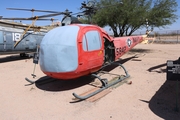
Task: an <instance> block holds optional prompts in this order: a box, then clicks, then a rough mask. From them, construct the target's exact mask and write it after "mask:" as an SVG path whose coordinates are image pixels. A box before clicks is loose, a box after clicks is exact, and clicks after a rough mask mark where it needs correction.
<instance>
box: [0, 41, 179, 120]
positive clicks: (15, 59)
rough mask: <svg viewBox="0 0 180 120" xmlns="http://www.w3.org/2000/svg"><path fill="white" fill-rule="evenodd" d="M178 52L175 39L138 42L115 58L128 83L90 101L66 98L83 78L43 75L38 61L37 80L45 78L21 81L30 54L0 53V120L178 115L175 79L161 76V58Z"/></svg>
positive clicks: (80, 87)
mask: <svg viewBox="0 0 180 120" xmlns="http://www.w3.org/2000/svg"><path fill="white" fill-rule="evenodd" d="M134 55H137V56H138V58H134ZM179 57H180V44H139V45H137V46H136V47H135V48H134V49H133V50H132V51H131V52H128V53H127V54H125V55H124V56H123V57H122V60H120V63H122V64H123V65H124V66H125V67H126V69H127V70H128V72H129V74H130V76H131V77H130V78H129V79H128V80H127V81H128V82H130V81H131V82H132V84H127V83H124V84H122V85H120V86H118V87H116V88H114V89H112V92H110V93H109V94H107V95H106V96H104V97H103V98H101V99H99V100H97V101H95V102H89V101H81V102H76V103H71V102H72V98H73V96H72V93H73V92H76V93H82V92H84V91H85V90H87V89H88V87H89V86H90V85H89V82H90V80H89V78H88V77H83V78H79V79H77V80H70V81H62V80H55V79H52V78H47V77H46V76H45V75H44V74H43V73H42V72H41V71H40V68H39V66H37V68H36V71H35V73H36V75H37V79H42V78H47V79H48V80H45V81H46V82H45V83H40V82H39V83H36V84H34V85H29V86H25V85H26V84H28V82H27V81H25V77H28V78H30V79H33V78H32V77H31V73H32V72H33V68H34V65H33V63H32V59H21V58H20V57H19V56H17V55H1V56H0V119H1V120H50V119H51V120H137V119H138V120H162V119H166V120H178V119H180V112H178V111H176V108H178V107H179V109H180V92H179V90H180V88H179V90H178V98H177V90H176V88H177V87H176V85H177V82H176V81H167V80H166V62H167V60H177V59H178V58H179ZM116 69H117V68H115V69H114V70H115V71H117V72H118V70H116ZM119 74H121V73H119ZM178 84H179V83H178ZM179 86H180V85H179ZM176 98H177V100H178V104H176Z"/></svg>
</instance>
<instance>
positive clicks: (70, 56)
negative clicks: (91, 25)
mask: <svg viewBox="0 0 180 120" xmlns="http://www.w3.org/2000/svg"><path fill="white" fill-rule="evenodd" d="M70 31H71V35H70V33H69V32H70ZM78 31H79V27H78V26H63V27H58V28H55V29H53V30H51V31H49V32H48V33H47V34H46V35H45V36H44V38H43V40H42V42H41V44H40V53H39V60H40V67H41V70H42V71H43V72H55V73H60V72H71V71H75V70H76V69H77V67H78V49H77V35H78Z"/></svg>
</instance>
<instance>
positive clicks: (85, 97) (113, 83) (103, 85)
mask: <svg viewBox="0 0 180 120" xmlns="http://www.w3.org/2000/svg"><path fill="white" fill-rule="evenodd" d="M111 64H116V65H118V66H120V67H121V68H123V70H124V72H125V74H126V75H125V76H124V77H122V76H121V75H117V74H114V75H117V76H118V79H117V80H115V81H113V82H109V83H108V80H107V79H106V78H100V76H98V75H96V74H97V73H99V72H101V70H103V69H104V68H105V67H106V66H109V65H111ZM101 70H100V71H98V72H97V73H96V74H92V76H93V77H95V78H98V80H99V81H100V82H101V84H102V86H101V87H100V89H98V90H96V91H94V92H92V93H90V94H88V95H85V96H80V95H77V94H76V93H73V96H74V97H75V98H77V99H79V100H85V99H87V98H90V97H92V96H94V95H96V94H98V93H100V92H101V91H103V90H105V89H107V88H109V87H111V86H113V85H115V84H117V83H119V82H121V81H122V80H124V79H126V78H128V77H130V75H129V74H128V72H127V70H126V69H125V67H124V66H123V65H122V64H119V63H109V64H107V65H105V66H103V67H102V68H101Z"/></svg>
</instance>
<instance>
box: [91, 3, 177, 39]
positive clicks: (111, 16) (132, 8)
mask: <svg viewBox="0 0 180 120" xmlns="http://www.w3.org/2000/svg"><path fill="white" fill-rule="evenodd" d="M96 3H97V6H98V7H97V8H99V9H97V12H96V14H95V15H94V16H93V18H92V20H93V23H96V24H98V25H99V26H101V27H104V26H110V27H111V29H112V30H113V32H114V36H115V37H118V36H123V35H126V36H130V35H131V34H132V33H133V32H135V31H136V30H137V29H139V28H143V27H145V25H146V19H148V21H149V23H150V24H151V25H153V26H154V27H164V26H166V25H170V24H172V23H173V22H174V21H175V20H176V19H177V15H176V14H175V12H176V11H177V2H176V0H154V1H152V0H96Z"/></svg>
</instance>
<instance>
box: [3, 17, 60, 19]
mask: <svg viewBox="0 0 180 120" xmlns="http://www.w3.org/2000/svg"><path fill="white" fill-rule="evenodd" d="M38 18H39V17H38ZM0 19H2V20H34V19H35V18H0ZM37 20H57V19H53V18H51V19H44V18H39V19H37Z"/></svg>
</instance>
